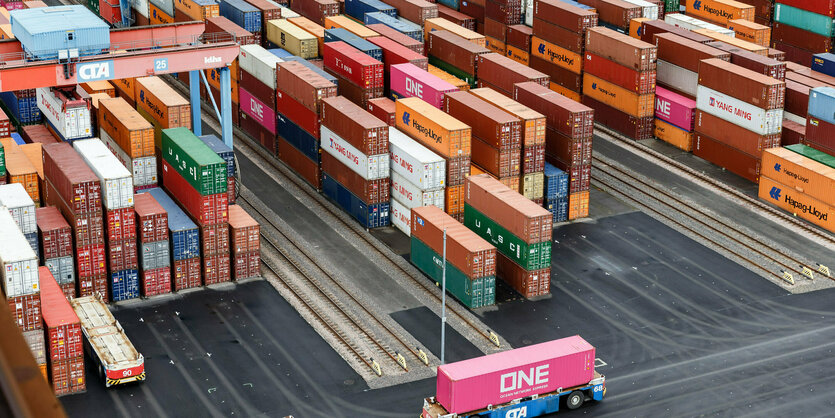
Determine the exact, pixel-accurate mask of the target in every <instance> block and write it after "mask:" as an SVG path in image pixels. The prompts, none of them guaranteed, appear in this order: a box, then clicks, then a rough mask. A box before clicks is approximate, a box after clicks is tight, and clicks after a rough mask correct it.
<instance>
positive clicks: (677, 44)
mask: <svg viewBox="0 0 835 418" xmlns="http://www.w3.org/2000/svg"><path fill="white" fill-rule="evenodd" d="M654 44H655V45H656V46H658V59H659V60H662V61H666V62H669V63H670V64H674V65H677V66H679V67H681V68H684V69H686V70H690V71H693V72H694V73H697V72H699V62H701V60H704V59H709V58H717V59H720V60H723V61H730V60H731V53H730V52H727V51H723V50H721V49H718V48H714V47H712V46H708V45H705V44H703V43H700V42H695V41H692V40H690V39H685V38H683V37H681V36H678V35H676V34H672V33H661V34H658V35H655V39H654Z"/></svg>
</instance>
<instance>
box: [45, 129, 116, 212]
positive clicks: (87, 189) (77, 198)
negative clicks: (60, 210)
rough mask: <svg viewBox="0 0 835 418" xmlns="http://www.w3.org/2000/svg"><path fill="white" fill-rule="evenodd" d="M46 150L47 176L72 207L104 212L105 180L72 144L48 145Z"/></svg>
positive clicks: (78, 209)
mask: <svg viewBox="0 0 835 418" xmlns="http://www.w3.org/2000/svg"><path fill="white" fill-rule="evenodd" d="M42 150H43V172H44V178H46V179H47V180H48V182H49V183H51V184H52V185H53V186H55V191H56V192H58V195H60V196H61V198H62V199H63V200H64V201H65V202H67V205H68V206H69V208H70V209H71V210H72V211H73V212H74V213H101V211H102V201H101V182H100V181H99V178H98V177H96V174H95V173H93V170H91V169H90V167H88V166H87V163H85V162H84V160H83V159H81V156H80V155H78V153H77V152H75V150H74V149H73V148H72V145H70V144H68V143H59V144H46V145H44V146H43V148H42ZM65 215H66V214H65Z"/></svg>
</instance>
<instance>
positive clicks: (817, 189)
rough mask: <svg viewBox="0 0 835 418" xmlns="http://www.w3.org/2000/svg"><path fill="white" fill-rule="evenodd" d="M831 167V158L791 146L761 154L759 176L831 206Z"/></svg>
mask: <svg viewBox="0 0 835 418" xmlns="http://www.w3.org/2000/svg"><path fill="white" fill-rule="evenodd" d="M796 151H799V152H796ZM808 155H813V156H816V157H817V158H818V159H820V160H821V161H825V162H828V163H829V164H830V165H826V164H824V163H821V162H819V161H816V160H815V159H812V158H809V157H808ZM832 165H835V157H832V156H831V155H828V154H825V153H822V152H820V151H817V150H815V149H812V148H809V147H807V146H804V145H793V146H792V147H791V149H788V148H780V147H777V148H771V149H768V150H765V151H764V152H763V154H762V166H763V172H762V173H761V174H762V175H763V176H764V177H768V178H770V179H772V180H774V181H776V182H778V183H780V184H783V185H785V186H786V187H787V188H788V189H794V190H795V191H797V192H800V193H803V194H805V195H807V196H809V197H811V198H814V199H817V200H819V201H821V202H822V203H826V204H828V205H830V206H832V205H833V203H835V168H833V167H832Z"/></svg>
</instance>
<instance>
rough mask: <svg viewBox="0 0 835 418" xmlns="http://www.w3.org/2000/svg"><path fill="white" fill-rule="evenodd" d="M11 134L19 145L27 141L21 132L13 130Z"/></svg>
mask: <svg viewBox="0 0 835 418" xmlns="http://www.w3.org/2000/svg"><path fill="white" fill-rule="evenodd" d="M11 136H12V141H14V143H15V144H17V145H23V144H25V143H26V141H24V140H23V137H22V136H20V134H19V133H17V132H12V133H11Z"/></svg>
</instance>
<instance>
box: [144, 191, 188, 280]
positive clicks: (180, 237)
mask: <svg viewBox="0 0 835 418" xmlns="http://www.w3.org/2000/svg"><path fill="white" fill-rule="evenodd" d="M147 192H148V194H150V195H151V196H152V197H153V198H154V200H156V202H157V203H159V205H160V206H162V208H163V209H164V210H165V213H166V214H167V215H168V241H169V244H168V247H169V250H170V251H171V275H172V278H171V279H172V281H173V284H174V290H183V289H190V288H193V287H200V284H201V281H200V277H201V275H200V270H201V266H200V248H201V246H200V232H199V230H198V229H197V225H195V224H194V222H192V221H191V218H189V216H188V215H186V213H185V212H184V211H183V210H182V209H180V207H179V206H177V203H175V202H174V200H173V199H171V197H170V196H169V195H168V194H167V193H166V192H165V191H164V190H163V189H159V188H156V189H149V190H148V191H147Z"/></svg>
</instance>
